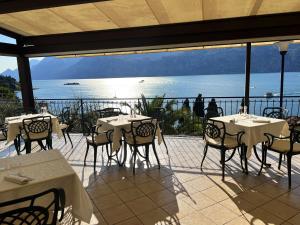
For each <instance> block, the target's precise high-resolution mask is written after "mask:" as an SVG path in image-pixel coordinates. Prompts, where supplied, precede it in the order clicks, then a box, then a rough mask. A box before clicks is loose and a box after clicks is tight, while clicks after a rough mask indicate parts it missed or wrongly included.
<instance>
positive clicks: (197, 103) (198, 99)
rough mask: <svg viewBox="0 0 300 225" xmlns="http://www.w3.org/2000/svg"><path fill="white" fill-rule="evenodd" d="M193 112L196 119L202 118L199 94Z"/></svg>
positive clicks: (202, 107)
mask: <svg viewBox="0 0 300 225" xmlns="http://www.w3.org/2000/svg"><path fill="white" fill-rule="evenodd" d="M193 112H194V113H195V115H196V116H198V117H204V100H203V98H202V95H201V94H199V95H198V97H197V98H196V100H195V103H194V106H193Z"/></svg>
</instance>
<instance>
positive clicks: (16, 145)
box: [14, 138, 21, 155]
mask: <svg viewBox="0 0 300 225" xmlns="http://www.w3.org/2000/svg"><path fill="white" fill-rule="evenodd" d="M14 145H15V149H16V151H17V154H18V155H20V154H21V152H20V144H19V141H18V139H17V138H16V139H15V140H14Z"/></svg>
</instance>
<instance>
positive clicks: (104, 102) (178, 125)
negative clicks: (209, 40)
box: [0, 96, 300, 135]
mask: <svg viewBox="0 0 300 225" xmlns="http://www.w3.org/2000/svg"><path fill="white" fill-rule="evenodd" d="M212 98H215V100H216V102H217V105H218V106H220V107H222V108H223V110H224V114H225V115H230V114H235V113H238V112H239V110H240V106H241V103H242V99H243V97H241V96H240V97H204V98H203V100H204V107H207V106H208V103H209V101H210V100H211V99H212ZM186 99H188V100H189V106H190V110H187V109H186V108H185V109H183V107H182V106H183V103H184V101H185V100H186ZM195 99H196V98H195V97H181V98H163V99H160V100H161V101H162V105H161V106H162V107H165V108H166V109H167V110H166V116H165V120H166V122H165V126H166V128H165V132H166V133H167V134H189V135H199V134H201V133H202V124H201V119H200V118H199V117H197V116H196V114H195V112H194V111H193V105H194V103H195ZM156 100H157V98H146V102H147V103H148V105H149V107H159V106H160V105H157V104H158V103H157V102H159V101H156ZM35 101H36V110H37V111H39V110H40V109H39V108H40V106H41V105H46V106H47V108H48V111H49V112H50V113H52V114H54V115H57V116H60V115H61V113H62V109H63V108H64V107H70V108H71V111H72V115H73V118H74V120H75V122H74V129H73V132H84V131H85V124H86V123H87V122H88V123H89V124H95V123H96V119H97V118H94V117H93V116H92V115H93V112H94V111H96V110H99V109H103V108H107V107H116V108H120V109H121V110H122V112H123V113H127V114H129V113H130V111H131V108H134V107H135V106H136V105H141V104H142V102H143V101H142V99H141V98H109V99H107V98H99V99H94V98H93V99H88V98H80V99H36V100H35ZM159 104H160V103H159ZM278 106H279V97H272V98H266V97H263V96H255V97H251V98H250V104H249V112H250V113H251V114H255V115H262V113H263V109H264V108H265V107H278ZM283 106H284V107H285V108H286V109H287V110H286V112H287V115H286V116H299V115H300V96H285V97H284V102H283ZM0 108H1V109H0V110H1V111H0V122H1V121H2V122H3V121H4V118H5V117H7V116H12V115H16V114H19V113H20V112H21V111H22V110H21V102H17V101H5V100H2V101H1V106H0ZM137 111H138V110H137ZM137 113H140V112H137Z"/></svg>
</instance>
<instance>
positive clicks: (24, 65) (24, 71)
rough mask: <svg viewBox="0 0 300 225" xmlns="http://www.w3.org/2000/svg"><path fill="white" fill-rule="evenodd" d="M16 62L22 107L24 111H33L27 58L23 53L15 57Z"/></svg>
mask: <svg viewBox="0 0 300 225" xmlns="http://www.w3.org/2000/svg"><path fill="white" fill-rule="evenodd" d="M17 62H18V70H19V79H20V84H21V93H22V100H23V108H24V111H25V112H33V111H34V109H35V107H34V97H33V89H32V81H31V73H30V64H29V59H28V57H25V56H24V55H20V56H18V57H17Z"/></svg>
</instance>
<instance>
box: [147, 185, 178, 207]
mask: <svg viewBox="0 0 300 225" xmlns="http://www.w3.org/2000/svg"><path fill="white" fill-rule="evenodd" d="M148 197H149V198H150V199H151V200H152V201H153V202H154V203H155V204H156V205H158V206H162V205H166V204H168V203H170V202H172V201H175V200H176V195H175V194H174V193H172V192H170V191H169V190H168V189H164V190H162V191H158V192H153V193H150V194H148Z"/></svg>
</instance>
